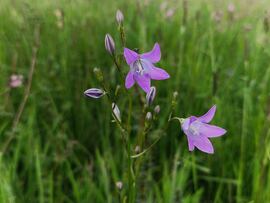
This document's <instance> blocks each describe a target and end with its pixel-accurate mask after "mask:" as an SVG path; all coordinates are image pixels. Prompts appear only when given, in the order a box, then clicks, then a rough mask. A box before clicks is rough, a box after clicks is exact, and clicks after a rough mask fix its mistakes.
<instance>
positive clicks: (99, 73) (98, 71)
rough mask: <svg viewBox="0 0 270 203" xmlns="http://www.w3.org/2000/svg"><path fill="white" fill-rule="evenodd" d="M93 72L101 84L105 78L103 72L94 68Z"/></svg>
mask: <svg viewBox="0 0 270 203" xmlns="http://www.w3.org/2000/svg"><path fill="white" fill-rule="evenodd" d="M93 72H94V74H95V76H96V78H97V80H98V81H99V82H102V81H103V79H104V78H103V74H102V72H101V70H100V69H99V68H94V70H93Z"/></svg>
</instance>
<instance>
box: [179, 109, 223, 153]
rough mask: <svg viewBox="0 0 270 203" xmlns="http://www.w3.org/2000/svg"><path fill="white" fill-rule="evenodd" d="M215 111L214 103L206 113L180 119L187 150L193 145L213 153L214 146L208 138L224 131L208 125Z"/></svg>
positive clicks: (219, 134) (220, 134) (191, 148)
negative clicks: (186, 141) (185, 137)
mask: <svg viewBox="0 0 270 203" xmlns="http://www.w3.org/2000/svg"><path fill="white" fill-rule="evenodd" d="M215 112H216V105H214V106H213V107H212V108H211V109H210V110H209V111H208V112H207V113H206V114H204V115H203V116H201V117H195V116H190V117H188V118H186V119H183V120H182V121H181V127H182V130H183V131H184V133H185V134H186V135H187V140H188V148H189V151H193V150H194V148H195V147H197V148H198V149H199V150H201V151H203V152H206V153H209V154H213V153H214V148H213V145H212V143H211V142H210V140H209V139H208V138H211V137H219V136H222V135H224V134H225V133H226V130H224V129H223V128H220V127H217V126H214V125H209V124H208V123H209V122H210V121H211V120H212V119H213V117H214V115H215Z"/></svg>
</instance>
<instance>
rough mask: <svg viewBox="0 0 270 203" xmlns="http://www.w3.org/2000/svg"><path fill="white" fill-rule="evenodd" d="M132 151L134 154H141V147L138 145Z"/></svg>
mask: <svg viewBox="0 0 270 203" xmlns="http://www.w3.org/2000/svg"><path fill="white" fill-rule="evenodd" d="M134 151H135V153H136V154H139V153H140V152H141V147H140V146H139V145H136V147H135V149H134Z"/></svg>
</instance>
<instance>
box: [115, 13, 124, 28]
mask: <svg viewBox="0 0 270 203" xmlns="http://www.w3.org/2000/svg"><path fill="white" fill-rule="evenodd" d="M116 21H117V23H118V24H119V25H121V24H122V23H123V21H124V15H123V13H122V11H120V10H117V11H116Z"/></svg>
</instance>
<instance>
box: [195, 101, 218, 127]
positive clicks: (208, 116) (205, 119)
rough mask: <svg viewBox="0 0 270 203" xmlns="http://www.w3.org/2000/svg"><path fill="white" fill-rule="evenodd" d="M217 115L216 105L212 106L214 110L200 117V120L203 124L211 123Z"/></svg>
mask: <svg viewBox="0 0 270 203" xmlns="http://www.w3.org/2000/svg"><path fill="white" fill-rule="evenodd" d="M215 113H216V105H214V106H212V108H211V109H210V110H209V111H208V112H207V113H206V114H204V115H203V116H201V117H198V120H199V121H201V122H203V123H209V122H210V121H211V120H212V119H213V117H214V115H215Z"/></svg>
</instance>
